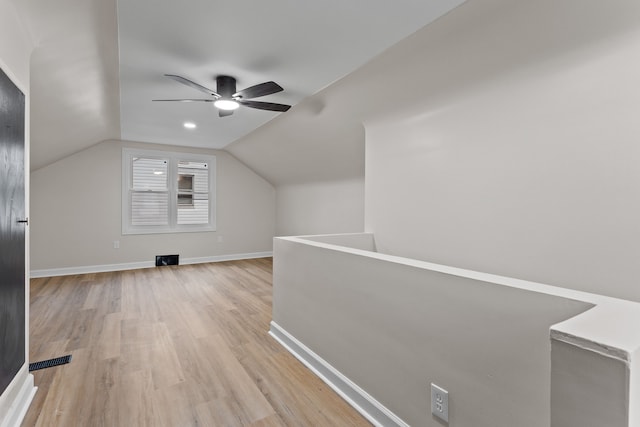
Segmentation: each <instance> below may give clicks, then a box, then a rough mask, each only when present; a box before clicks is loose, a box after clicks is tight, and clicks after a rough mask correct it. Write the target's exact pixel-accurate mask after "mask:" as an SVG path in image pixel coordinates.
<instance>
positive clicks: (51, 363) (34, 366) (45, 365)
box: [29, 354, 71, 372]
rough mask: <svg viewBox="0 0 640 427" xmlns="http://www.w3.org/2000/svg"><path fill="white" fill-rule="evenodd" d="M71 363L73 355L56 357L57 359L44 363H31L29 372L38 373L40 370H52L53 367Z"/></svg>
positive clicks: (44, 361)
mask: <svg viewBox="0 0 640 427" xmlns="http://www.w3.org/2000/svg"><path fill="white" fill-rule="evenodd" d="M69 362H71V355H70V354H68V355H66V356H62V357H56V358H55V359H49V360H43V361H42V362H33V363H29V372H31V371H37V370H38V369H44V368H51V367H53V366H58V365H64V364H67V363H69Z"/></svg>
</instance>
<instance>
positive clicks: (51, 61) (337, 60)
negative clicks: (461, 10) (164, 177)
mask: <svg viewBox="0 0 640 427" xmlns="http://www.w3.org/2000/svg"><path fill="white" fill-rule="evenodd" d="M462 1H463V0H446V1H445V0H443V1H437V2H424V1H421V0H398V1H395V2H386V1H383V0H375V1H371V0H355V1H350V2H344V1H340V0H326V1H322V2H311V1H302V2H301V1H293V0H273V1H269V2H265V1H261V0H251V1H235V2H225V1H221V0H214V1H211V0H206V1H205V0H185V1H181V2H163V3H158V2H154V1H152V0H119V1H117V4H116V0H63V1H59V2H47V1H45V0H24V1H22V2H19V3H17V7H18V8H19V10H20V11H21V14H22V15H23V17H24V20H25V23H26V25H27V27H28V29H29V32H30V33H31V36H32V38H33V40H34V43H35V45H36V49H35V51H34V52H33V55H32V65H31V124H32V126H31V147H32V157H31V164H32V169H38V168H40V167H43V166H46V165H47V164H50V163H52V162H55V161H57V160H59V159H61V158H64V157H66V156H68V155H70V154H72V153H75V152H77V151H80V150H82V149H84V148H87V147H89V146H91V145H93V144H96V143H98V142H101V141H103V140H108V139H124V140H134V141H143V142H153V143H162V144H171V145H182V146H191V147H206V148H215V149H224V148H225V147H227V148H228V149H229V150H230V151H231V152H232V153H234V154H235V155H236V156H238V157H240V159H241V160H243V150H242V149H240V148H239V147H240V146H241V145H242V140H243V139H244V138H246V137H247V136H249V135H253V136H254V137H258V138H259V135H260V132H261V130H262V129H263V128H264V126H265V125H267V124H268V123H269V122H270V121H271V120H273V119H274V118H279V120H280V121H281V122H284V121H285V120H286V115H289V114H291V115H292V116H293V115H296V116H299V115H301V116H302V117H303V123H302V126H304V120H314V118H317V117H318V116H319V115H321V114H322V111H323V109H324V107H325V105H323V102H324V101H323V100H322V98H321V97H319V98H317V99H314V97H313V95H314V94H317V93H318V92H320V91H321V90H322V89H324V88H327V87H328V86H330V85H331V84H332V83H334V82H336V81H337V80H339V79H341V78H342V77H344V76H346V75H348V74H349V73H351V72H352V71H353V70H355V69H357V68H358V67H360V66H361V65H363V64H364V63H366V62H367V61H368V60H370V59H371V58H373V57H375V56H376V55H378V54H380V53H381V52H382V51H384V50H385V49H387V48H389V47H390V46H392V45H393V44H395V43H397V42H398V41H400V40H401V39H403V38H405V37H407V36H408V35H410V34H412V33H413V32H415V31H417V30H418V29H420V28H421V27H423V26H425V25H426V24H428V23H430V22H432V21H433V20H435V19H436V18H438V17H439V16H441V15H443V14H444V13H446V12H447V11H449V10H451V9H452V8H454V7H455V6H457V5H458V4H460V3H462ZM166 73H170V74H178V75H181V76H184V77H187V78H189V79H191V80H194V81H196V82H198V83H200V84H202V85H204V86H207V87H211V88H213V89H215V80H214V79H215V76H216V75H220V74H226V75H232V76H234V77H236V78H237V79H238V87H239V88H244V87H248V86H252V85H255V84H257V83H261V82H264V81H269V80H274V81H276V82H277V83H279V84H280V85H281V86H283V87H284V88H285V90H284V91H283V92H280V93H278V94H274V95H269V96H268V97H264V98H260V99H259V100H260V101H272V102H279V103H285V104H291V105H293V108H292V109H291V110H290V111H289V112H287V113H275V112H270V111H262V110H253V109H249V108H242V107H241V109H239V110H237V111H236V112H235V113H234V115H233V116H231V117H224V118H220V117H218V115H217V113H216V111H215V110H214V108H213V107H212V105H211V104H210V103H154V102H152V101H151V100H152V99H158V98H206V95H205V94H202V93H200V92H197V91H195V90H193V89H191V88H189V87H187V86H184V85H180V84H178V83H176V82H175V81H173V80H170V79H168V78H166V77H164V76H163V74H166ZM392 85H395V83H394V82H390V86H392ZM380 90H381V91H382V90H389V88H384V87H382V88H380ZM201 95H202V96H201ZM185 121H191V122H194V123H196V124H197V128H196V129H194V130H188V129H185V128H184V127H183V126H182V124H183V122H185ZM293 125H294V126H301V124H300V123H299V120H295V124H293ZM332 126H335V130H336V131H340V130H341V129H342V130H343V131H344V132H341V133H340V137H339V138H337V139H336V138H333V140H332V141H319V143H318V144H317V145H318V146H316V147H315V148H313V147H309V146H306V145H304V144H301V145H299V146H298V148H297V147H296V145H295V141H282V144H281V146H280V145H278V144H277V145H278V147H276V146H273V145H272V146H271V147H270V151H269V153H268V156H270V157H272V158H273V159H277V158H286V159H290V158H291V155H292V154H293V155H295V154H296V153H297V154H299V155H300V156H302V157H305V156H307V157H308V155H309V154H311V155H313V156H315V159H316V160H317V161H318V163H320V162H324V165H323V166H320V165H319V166H318V168H317V170H316V171H313V170H309V168H306V169H307V170H306V172H303V173H300V171H299V170H296V171H295V172H294V173H286V171H282V170H276V169H274V170H270V166H269V164H270V163H269V161H267V163H265V164H264V165H255V168H256V169H259V170H260V171H259V173H261V174H262V175H263V176H265V177H267V179H269V180H271V181H272V182H274V183H275V184H278V183H283V182H289V181H291V180H314V179H327V178H328V177H329V176H333V177H336V178H340V177H342V176H344V177H348V176H352V175H358V174H361V173H362V165H363V161H364V154H363V143H362V138H363V136H362V128H361V126H360V125H358V123H355V124H353V123H349V125H348V126H346V127H345V126H344V124H343V123H341V122H336V123H335V124H334V125H332ZM232 147H235V149H232ZM248 163H251V162H250V161H249V162H248ZM287 163H288V164H290V163H291V162H290V161H289V160H287ZM276 164H278V162H276V163H274V166H275V167H276V168H279V169H281V166H276ZM329 165H330V167H329V168H327V166H329ZM250 166H253V165H251V164H250ZM330 174H332V175H330Z"/></svg>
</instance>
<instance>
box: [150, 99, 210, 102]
mask: <svg viewBox="0 0 640 427" xmlns="http://www.w3.org/2000/svg"><path fill="white" fill-rule="evenodd" d="M152 101H153V102H165V101H169V102H215V101H216V100H215V99H152Z"/></svg>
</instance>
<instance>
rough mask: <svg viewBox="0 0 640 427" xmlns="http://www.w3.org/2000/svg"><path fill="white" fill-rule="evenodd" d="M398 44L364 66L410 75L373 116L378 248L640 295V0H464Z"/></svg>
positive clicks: (372, 187) (371, 169)
mask: <svg viewBox="0 0 640 427" xmlns="http://www.w3.org/2000/svg"><path fill="white" fill-rule="evenodd" d="M507 3H508V4H507ZM492 6H495V7H496V9H495V10H494V9H492ZM469 22H474V24H475V25H471V26H470V25H468V23H469ZM401 47H402V48H401V49H400V46H399V48H398V49H396V50H394V51H393V52H391V51H389V52H388V54H387V55H384V56H383V57H381V58H379V60H377V61H374V63H373V64H372V65H371V67H372V68H371V69H369V72H372V71H373V70H375V69H376V68H381V69H382V68H384V69H387V70H388V69H389V68H388V67H389V64H390V63H392V62H395V63H398V64H400V63H401V62H400V60H401V59H404V61H402V63H401V65H399V66H398V67H396V68H395V69H396V71H397V75H396V77H397V78H398V79H400V80H401V81H403V82H404V84H406V85H409V86H410V87H414V88H415V89H414V91H412V92H411V95H410V99H408V100H407V104H408V105H407V108H403V109H400V110H398V111H396V112H394V113H391V114H390V115H388V116H386V117H384V116H380V117H377V118H375V119H371V120H370V121H369V122H368V123H367V125H366V156H367V157H366V183H365V189H366V197H365V198H366V208H365V212H366V220H365V227H366V228H365V229H366V231H370V232H373V233H375V236H376V243H377V245H378V250H379V251H381V252H385V253H391V254H395V255H400V256H405V257H409V258H416V259H422V260H428V261H432V262H436V263H439V264H446V265H452V266H457V267H462V268H467V269H471V270H476V271H483V272H489V273H495V274H500V275H504V276H509V277H515V278H522V279H527V280H532V281H536V282H541V283H547V284H552V285H558V286H563V287H568V288H573V289H579V290H584V291H588V292H594V293H599V294H604V295H610V296H615V297H620V298H626V299H630V300H634V301H640V287H638V286H637V281H638V277H640V263H638V262H637V260H638V256H640V227H638V218H640V198H639V197H638V195H639V194H640V168H638V164H640V145H639V144H638V140H639V139H640V121H638V119H637V112H638V111H640V85H638V84H637V80H638V79H637V76H638V75H640V3H638V2H633V1H624V0H616V1H613V2H607V3H606V4H605V3H601V2H593V1H587V2H583V1H580V2H578V1H562V2H552V1H542V2H499V1H478V2H467V3H465V4H464V5H463V6H461V7H460V8H458V9H456V10H455V11H453V12H451V13H450V14H448V15H446V16H445V17H443V18H442V19H440V20H438V21H437V22H435V23H434V24H432V25H431V26H429V27H427V28H426V29H425V30H423V31H421V32H420V33H418V34H416V35H415V36H414V37H413V38H410V39H409V40H407V41H405V42H403V43H402V45H401Z"/></svg>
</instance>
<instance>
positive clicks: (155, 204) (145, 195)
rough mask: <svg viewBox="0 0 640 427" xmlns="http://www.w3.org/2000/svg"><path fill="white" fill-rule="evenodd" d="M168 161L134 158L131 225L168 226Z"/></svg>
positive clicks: (132, 164)
mask: <svg viewBox="0 0 640 427" xmlns="http://www.w3.org/2000/svg"><path fill="white" fill-rule="evenodd" d="M167 164H168V160H166V159H146V158H142V157H134V158H133V159H132V162H131V168H132V174H131V177H132V182H131V200H130V207H131V209H130V212H131V214H130V215H131V216H130V219H131V225H134V226H135V225H168V224H169V191H168V190H169V189H168V188H167V170H168V168H167Z"/></svg>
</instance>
